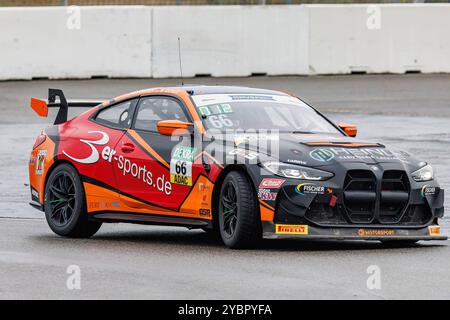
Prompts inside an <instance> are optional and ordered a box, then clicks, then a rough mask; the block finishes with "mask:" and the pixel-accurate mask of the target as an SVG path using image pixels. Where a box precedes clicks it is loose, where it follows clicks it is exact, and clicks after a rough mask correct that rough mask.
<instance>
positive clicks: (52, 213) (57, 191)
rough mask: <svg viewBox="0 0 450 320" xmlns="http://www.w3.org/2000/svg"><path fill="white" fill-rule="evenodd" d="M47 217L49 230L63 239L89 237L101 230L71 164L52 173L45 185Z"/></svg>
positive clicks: (61, 166)
mask: <svg viewBox="0 0 450 320" xmlns="http://www.w3.org/2000/svg"><path fill="white" fill-rule="evenodd" d="M44 207H45V218H46V220H47V223H48V225H49V226H50V229H52V231H53V232H55V233H56V234H58V235H60V236H65V237H72V238H88V237H90V236H92V235H94V234H95V233H96V232H97V231H98V229H100V227H101V225H102V224H101V223H100V222H96V221H90V220H89V219H88V215H87V212H86V200H85V195H84V190H83V185H82V183H81V180H80V177H79V175H78V173H77V172H76V170H75V169H74V168H73V167H72V166H71V165H69V164H61V165H59V166H58V167H56V168H55V170H53V171H52V172H51V174H50V176H49V178H48V181H47V184H46V186H45V200H44Z"/></svg>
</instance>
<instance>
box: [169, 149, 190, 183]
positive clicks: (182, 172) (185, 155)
mask: <svg viewBox="0 0 450 320" xmlns="http://www.w3.org/2000/svg"><path fill="white" fill-rule="evenodd" d="M195 152H196V148H191V147H185V146H178V147H175V148H174V150H173V151H172V158H171V160H170V182H172V183H175V184H182V185H185V186H192V163H193V161H194V157H195Z"/></svg>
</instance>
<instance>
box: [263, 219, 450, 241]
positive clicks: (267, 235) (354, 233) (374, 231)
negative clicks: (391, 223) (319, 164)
mask: <svg viewBox="0 0 450 320" xmlns="http://www.w3.org/2000/svg"><path fill="white" fill-rule="evenodd" d="M437 230H439V234H437ZM263 238H264V239H318V240H320V239H323V240H329V239H333V240H409V241H414V240H427V241H430V240H447V239H448V237H447V236H445V235H442V234H440V227H439V226H437V225H431V226H428V227H425V228H421V229H402V228H395V227H385V226H383V227H381V228H377V227H370V226H368V227H358V228H347V227H344V228H339V227H338V228H337V227H329V228H321V227H315V226H310V225H291V224H275V223H272V222H264V223H263Z"/></svg>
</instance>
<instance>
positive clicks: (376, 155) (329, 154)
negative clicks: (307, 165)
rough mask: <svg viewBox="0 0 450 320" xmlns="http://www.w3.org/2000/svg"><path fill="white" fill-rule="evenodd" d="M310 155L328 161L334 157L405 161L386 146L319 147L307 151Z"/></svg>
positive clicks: (341, 158) (340, 158)
mask: <svg viewBox="0 0 450 320" xmlns="http://www.w3.org/2000/svg"><path fill="white" fill-rule="evenodd" d="M309 155H310V157H311V158H313V159H314V160H317V161H320V162H328V161H331V160H333V159H334V158H336V159H339V160H379V161H381V160H399V161H406V159H404V155H402V154H398V153H397V154H394V153H393V152H391V151H389V150H387V149H386V148H380V147H378V148H376V147H370V148H369V147H366V148H344V147H336V148H319V149H314V150H313V151H311V152H310V153H309Z"/></svg>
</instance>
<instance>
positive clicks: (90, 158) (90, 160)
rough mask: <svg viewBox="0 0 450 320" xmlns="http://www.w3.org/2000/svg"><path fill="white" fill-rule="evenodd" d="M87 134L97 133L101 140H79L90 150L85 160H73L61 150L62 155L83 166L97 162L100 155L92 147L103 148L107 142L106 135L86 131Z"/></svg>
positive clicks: (100, 132) (101, 132)
mask: <svg viewBox="0 0 450 320" xmlns="http://www.w3.org/2000/svg"><path fill="white" fill-rule="evenodd" d="M88 133H89V134H91V133H98V134H101V136H102V137H101V138H100V139H98V140H87V139H80V142H82V143H85V144H87V145H88V146H89V147H90V148H91V154H90V155H89V156H88V157H86V158H82V159H79V158H75V157H73V156H71V155H69V154H68V153H67V152H66V151H64V150H63V152H62V153H63V154H64V155H65V156H66V157H68V158H69V159H72V160H73V161H76V162H78V163H83V164H92V163H96V162H97V161H98V159H100V155H99V153H98V150H97V149H96V148H95V147H94V145H96V146H104V145H106V144H107V143H108V142H109V136H108V134H106V133H105V132H103V131H88Z"/></svg>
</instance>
